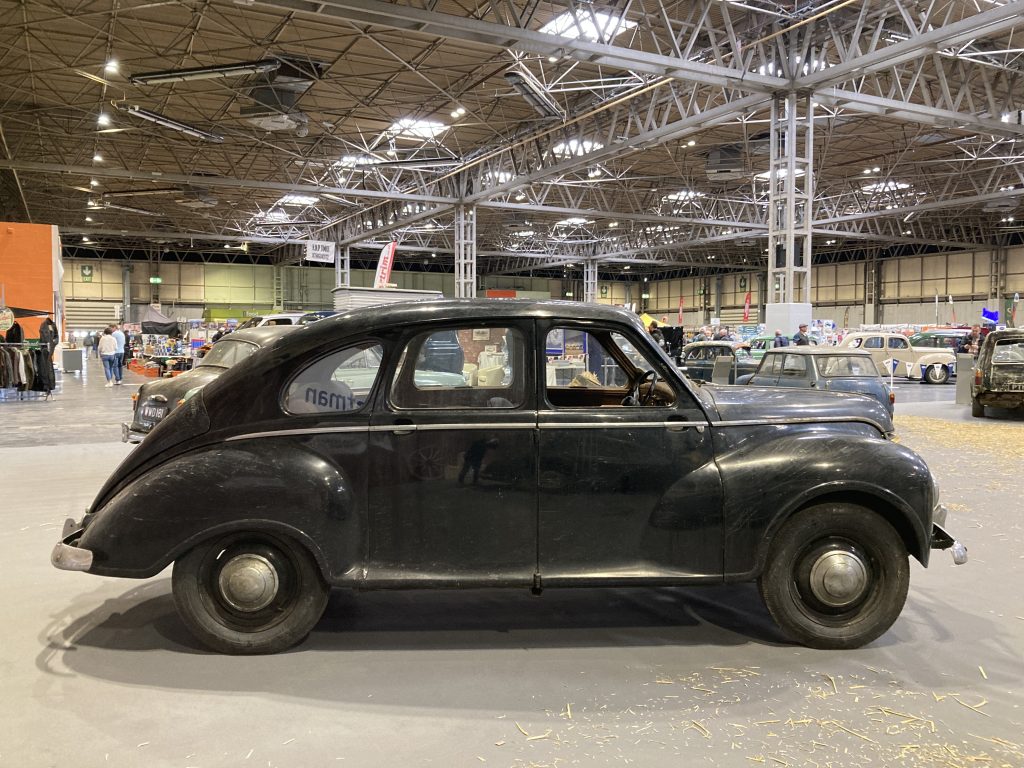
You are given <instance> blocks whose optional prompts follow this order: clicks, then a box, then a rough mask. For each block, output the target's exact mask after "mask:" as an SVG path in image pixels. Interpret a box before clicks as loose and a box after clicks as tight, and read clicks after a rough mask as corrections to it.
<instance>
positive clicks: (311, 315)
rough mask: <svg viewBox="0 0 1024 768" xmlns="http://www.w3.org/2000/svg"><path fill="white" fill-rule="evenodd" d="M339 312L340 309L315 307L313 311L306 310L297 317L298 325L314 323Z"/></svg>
mask: <svg viewBox="0 0 1024 768" xmlns="http://www.w3.org/2000/svg"><path fill="white" fill-rule="evenodd" d="M338 314H341V310H340V309H317V310H314V311H313V312H307V313H306V314H304V315H303V316H302V317H300V318H299V325H309V324H310V323H316V322H319V321H320V320H323V319H324V318H327V317H334V316H335V315H338Z"/></svg>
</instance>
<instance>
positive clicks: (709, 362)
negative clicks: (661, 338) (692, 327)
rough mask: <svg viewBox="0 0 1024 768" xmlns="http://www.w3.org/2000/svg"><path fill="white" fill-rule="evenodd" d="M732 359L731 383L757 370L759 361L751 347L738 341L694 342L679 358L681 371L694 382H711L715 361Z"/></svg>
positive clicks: (685, 348) (684, 348) (684, 349)
mask: <svg viewBox="0 0 1024 768" xmlns="http://www.w3.org/2000/svg"><path fill="white" fill-rule="evenodd" d="M720 357H732V368H731V369H730V371H729V383H730V384H732V383H733V382H734V381H736V377H737V376H743V375H745V374H748V373H753V372H754V371H756V370H757V360H756V359H755V358H754V356H753V355H752V354H751V353H750V347H748V346H747V345H746V344H744V343H742V342H738V341H694V342H692V343H690V344H687V345H686V346H685V347H683V351H682V354H681V355H680V356H679V370H680V371H682V372H683V375H684V376H686V377H687V378H689V379H692V380H693V381H711V374H712V373H713V371H714V368H715V360H717V359H718V358H720Z"/></svg>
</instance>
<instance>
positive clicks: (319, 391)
mask: <svg viewBox="0 0 1024 768" xmlns="http://www.w3.org/2000/svg"><path fill="white" fill-rule="evenodd" d="M383 358H384V350H383V348H382V347H381V345H380V344H375V343H374V342H366V343H364V344H358V345H354V346H351V347H346V348H345V349H342V350H340V351H338V352H334V353H333V354H330V355H328V356H327V357H322V358H320V359H319V360H317V361H316V362H314V363H312V364H310V365H308V366H306V367H305V368H303V369H302V370H301V371H300V372H299V373H298V375H297V376H296V377H295V378H294V379H292V382H291V384H289V385H288V389H287V390H286V391H285V397H284V408H285V410H286V411H288V413H293V414H308V413H325V414H326V413H354V412H356V411H360V410H362V409H363V408H364V407H365V406H366V401H367V399H368V398H369V396H370V392H371V390H372V389H373V385H374V383H375V382H376V381H377V377H378V374H379V373H380V366H381V362H382V361H383Z"/></svg>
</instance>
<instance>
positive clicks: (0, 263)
mask: <svg viewBox="0 0 1024 768" xmlns="http://www.w3.org/2000/svg"><path fill="white" fill-rule="evenodd" d="M53 246H54V234H53V227H52V226H50V225H49V224H11V223H7V222H0V283H2V284H3V286H4V296H5V300H6V302H7V306H9V307H22V308H24V309H37V310H43V311H50V312H52V311H53V290H54V275H53V268H54V258H53Z"/></svg>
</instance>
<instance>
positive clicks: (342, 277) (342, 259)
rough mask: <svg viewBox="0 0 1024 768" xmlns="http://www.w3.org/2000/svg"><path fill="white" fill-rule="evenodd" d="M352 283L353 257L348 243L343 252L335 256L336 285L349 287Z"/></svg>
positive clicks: (336, 286) (337, 286)
mask: <svg viewBox="0 0 1024 768" xmlns="http://www.w3.org/2000/svg"><path fill="white" fill-rule="evenodd" d="M350 285H352V259H351V254H350V252H349V247H348V246H347V245H346V246H345V250H344V251H343V252H342V254H336V255H335V257H334V287H335V288H348V287H349V286H350Z"/></svg>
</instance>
